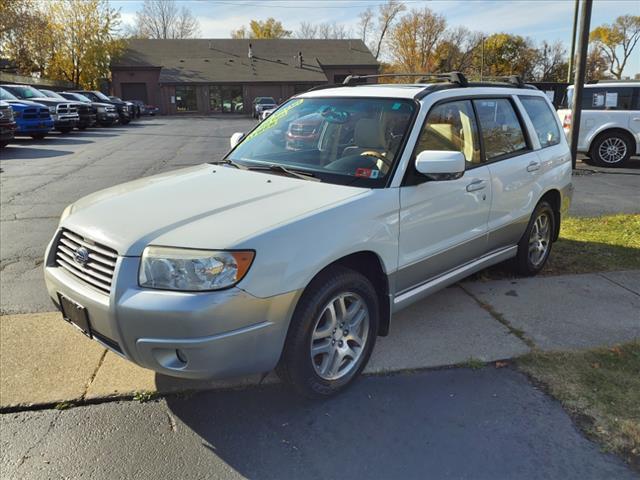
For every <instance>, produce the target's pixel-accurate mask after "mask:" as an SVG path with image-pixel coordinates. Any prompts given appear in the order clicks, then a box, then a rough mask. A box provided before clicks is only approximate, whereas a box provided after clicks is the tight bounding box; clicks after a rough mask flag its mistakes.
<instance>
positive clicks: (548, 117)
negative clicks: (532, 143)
mask: <svg viewBox="0 0 640 480" xmlns="http://www.w3.org/2000/svg"><path fill="white" fill-rule="evenodd" d="M520 101H521V102H522V105H523V107H524V110H525V111H526V112H527V115H528V116H529V118H530V119H531V123H533V128H534V130H535V132H536V135H537V137H538V140H539V141H540V146H541V147H542V148H545V147H550V146H552V145H557V144H558V143H560V128H559V127H558V122H557V119H556V114H555V112H553V111H552V110H551V108H550V107H549V104H548V103H547V101H546V100H545V99H544V98H541V97H532V96H526V97H525V96H522V97H520Z"/></svg>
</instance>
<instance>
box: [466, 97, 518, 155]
mask: <svg viewBox="0 0 640 480" xmlns="http://www.w3.org/2000/svg"><path fill="white" fill-rule="evenodd" d="M473 104H474V105H475V107H476V111H477V112H478V122H479V123H480V132H481V135H482V141H483V143H484V151H485V156H486V159H487V161H492V160H500V159H501V158H506V157H510V156H513V155H516V154H517V153H518V152H524V151H526V150H528V147H527V142H526V140H525V136H524V132H523V130H522V126H521V125H520V121H519V120H518V116H517V115H516V112H515V111H514V109H513V106H512V105H511V102H510V101H509V100H507V99H506V98H496V99H486V100H485V99H482V100H474V101H473Z"/></svg>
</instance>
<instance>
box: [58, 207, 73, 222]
mask: <svg viewBox="0 0 640 480" xmlns="http://www.w3.org/2000/svg"><path fill="white" fill-rule="evenodd" d="M71 212H73V203H72V204H71V205H67V206H66V207H65V209H64V210H63V211H62V215H60V221H59V222H58V225H61V224H62V222H64V221H65V219H66V218H67V217H68V216H69V215H71Z"/></svg>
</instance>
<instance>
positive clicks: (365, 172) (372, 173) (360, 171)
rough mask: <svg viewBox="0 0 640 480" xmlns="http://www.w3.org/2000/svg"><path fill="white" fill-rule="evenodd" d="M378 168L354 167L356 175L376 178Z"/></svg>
mask: <svg viewBox="0 0 640 480" xmlns="http://www.w3.org/2000/svg"><path fill="white" fill-rule="evenodd" d="M378 173H380V172H378V170H372V169H370V168H356V177H361V178H378Z"/></svg>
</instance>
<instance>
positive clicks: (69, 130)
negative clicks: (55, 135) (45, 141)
mask: <svg viewBox="0 0 640 480" xmlns="http://www.w3.org/2000/svg"><path fill="white" fill-rule="evenodd" d="M71 130H73V128H69V127H65V128H59V129H58V131H59V132H60V133H62V134H67V133H69V132H71Z"/></svg>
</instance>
